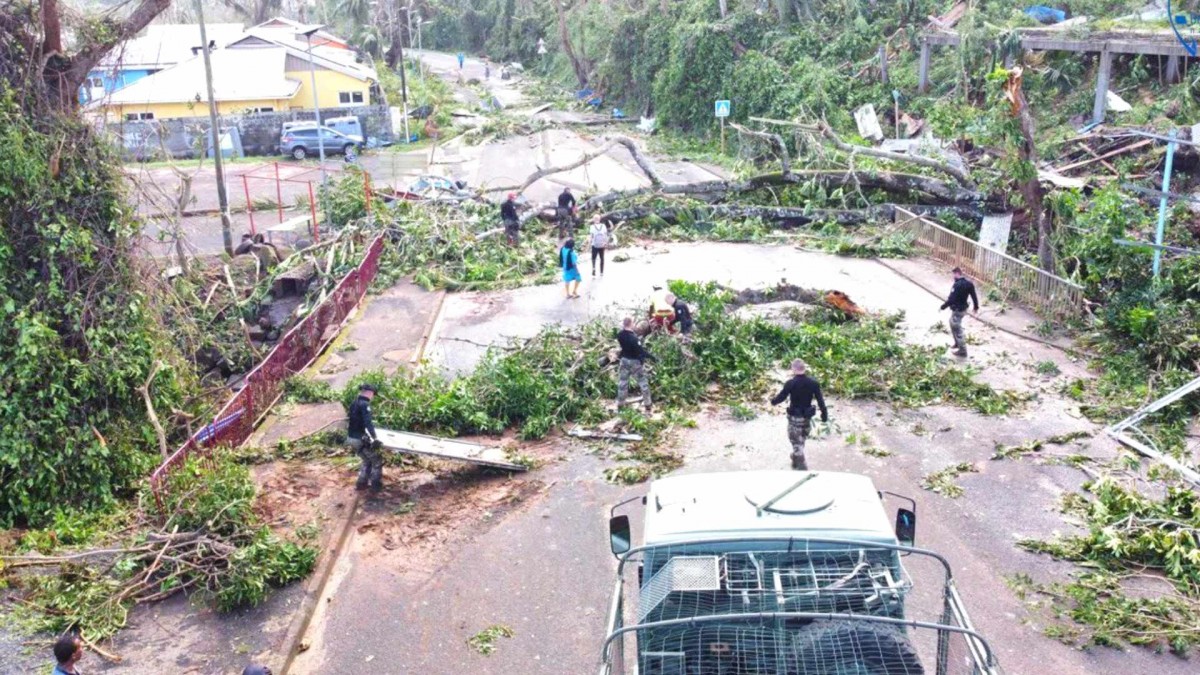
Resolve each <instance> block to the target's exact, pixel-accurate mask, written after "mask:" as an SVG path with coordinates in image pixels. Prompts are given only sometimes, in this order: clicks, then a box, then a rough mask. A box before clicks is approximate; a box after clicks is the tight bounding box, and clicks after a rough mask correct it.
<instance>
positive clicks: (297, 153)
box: [292, 145, 308, 159]
mask: <svg viewBox="0 0 1200 675" xmlns="http://www.w3.org/2000/svg"><path fill="white" fill-rule="evenodd" d="M292 157H295V158H296V159H304V158H305V157H308V151H307V150H305V149H304V148H302V147H300V146H299V145H297V146H296V147H294V148H292Z"/></svg>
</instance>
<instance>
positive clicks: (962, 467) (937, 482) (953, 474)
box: [921, 462, 979, 499]
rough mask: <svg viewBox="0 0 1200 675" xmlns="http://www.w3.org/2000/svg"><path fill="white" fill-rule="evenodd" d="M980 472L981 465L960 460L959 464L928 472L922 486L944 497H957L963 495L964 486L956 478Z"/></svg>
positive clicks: (922, 480)
mask: <svg viewBox="0 0 1200 675" xmlns="http://www.w3.org/2000/svg"><path fill="white" fill-rule="evenodd" d="M978 472H979V467H977V466H975V465H974V464H972V463H971V462H959V463H958V464H951V465H950V466H948V467H946V468H944V469H942V470H941V471H935V472H934V473H931V474H927V475H926V476H925V477H924V478H922V479H921V487H922V488H925V489H926V490H929V491H930V492H936V493H938V494H940V495H942V496H943V497H950V498H951V499H955V498H958V497H961V496H962V494H963V488H962V486H960V485H959V484H958V483H955V482H954V479H955V478H958V477H959V476H961V475H962V474H964V473H978Z"/></svg>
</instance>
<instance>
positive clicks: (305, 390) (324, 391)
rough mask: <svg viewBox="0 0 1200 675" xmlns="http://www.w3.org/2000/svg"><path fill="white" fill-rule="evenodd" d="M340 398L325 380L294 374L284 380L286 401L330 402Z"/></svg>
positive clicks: (284, 399)
mask: <svg viewBox="0 0 1200 675" xmlns="http://www.w3.org/2000/svg"><path fill="white" fill-rule="evenodd" d="M336 400H338V392H337V391H335V390H334V388H333V387H332V386H331V385H330V384H329V383H328V382H326V381H324V380H314V379H313V378H311V377H306V376H304V375H293V376H291V377H289V378H288V379H286V380H284V381H283V401H284V402H285V403H329V402H330V401H336Z"/></svg>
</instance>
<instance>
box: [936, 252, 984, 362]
mask: <svg viewBox="0 0 1200 675" xmlns="http://www.w3.org/2000/svg"><path fill="white" fill-rule="evenodd" d="M951 273H952V274H953V275H954V286H952V287H951V288H950V296H949V297H948V298H946V301H945V302H943V303H942V306H941V307H940V308H939V311H941V310H943V309H946V308H947V307H949V308H950V334H951V335H952V336H954V355H955V356H961V357H963V358H966V356H967V336H966V335H965V334H964V333H963V327H962V320H963V316H965V315H966V313H967V300H968V299H970V301H971V304H972V305H973V306H974V309H973V310H971V311H972V312H978V311H979V296H977V295H975V284H973V283H971V280H970V279H968V278H967V277H966V276H965V275H964V274H963V271H962V268H961V267H955V268H954V270H953V271H952V272H951Z"/></svg>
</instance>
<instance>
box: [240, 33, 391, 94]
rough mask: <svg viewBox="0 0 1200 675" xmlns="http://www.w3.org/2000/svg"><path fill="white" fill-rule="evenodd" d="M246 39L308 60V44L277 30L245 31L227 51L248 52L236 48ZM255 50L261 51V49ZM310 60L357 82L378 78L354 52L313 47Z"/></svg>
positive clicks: (242, 48) (334, 48) (244, 49)
mask: <svg viewBox="0 0 1200 675" xmlns="http://www.w3.org/2000/svg"><path fill="white" fill-rule="evenodd" d="M248 38H257V39H258V40H262V41H265V42H270V43H271V44H274V45H276V46H279V47H283V48H284V49H287V50H288V52H289V53H290V54H291V55H292V56H295V57H298V58H300V59H303V60H305V61H307V60H308V44H307V43H305V42H303V41H301V40H296V39H293V38H292V37H289V35H288V34H287V33H286V31H279V30H261V29H258V28H251V29H250V30H248V31H246V33H245V34H244V35H241V36H240V37H238V38H237V39H236V40H233V41H231V42H230V43H229V45H228V46H229V49H230V50H237V51H250V49H248V48H244V47H239V46H238V43H240V42H243V41H244V40H246V39H248ZM255 48H256V49H263V47H255ZM312 60H313V63H315V64H316V65H318V66H321V67H324V68H328V69H330V70H335V71H337V72H339V73H342V74H344V75H349V76H350V77H353V78H355V79H358V80H363V81H366V80H376V79H378V78H379V76H378V74H377V73H376V72H375V70H374V69H373V68H371V67H370V66H367V65H366V64H362V63H358V62H357V61H356V60H355V55H354V52H351V51H348V50H345V49H338V48H336V47H327V46H314V47H313V48H312Z"/></svg>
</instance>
